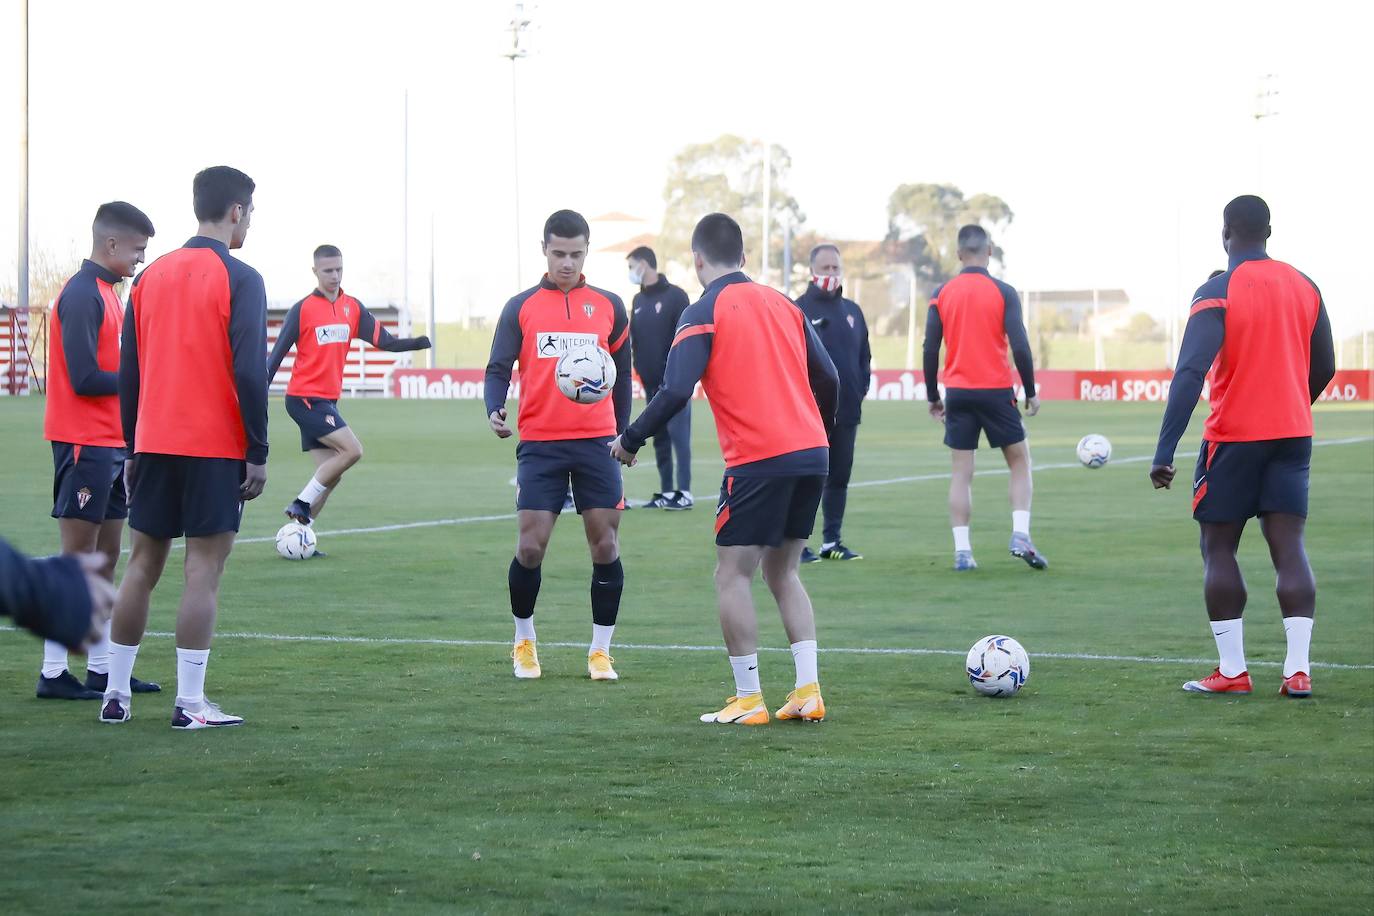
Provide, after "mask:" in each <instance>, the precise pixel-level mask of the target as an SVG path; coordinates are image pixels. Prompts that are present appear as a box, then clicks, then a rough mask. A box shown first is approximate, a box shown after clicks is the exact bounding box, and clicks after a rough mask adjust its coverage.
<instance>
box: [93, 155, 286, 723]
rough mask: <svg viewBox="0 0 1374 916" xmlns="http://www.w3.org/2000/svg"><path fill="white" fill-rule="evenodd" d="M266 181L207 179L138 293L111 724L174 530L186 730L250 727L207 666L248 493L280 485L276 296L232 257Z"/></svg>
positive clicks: (132, 307)
mask: <svg viewBox="0 0 1374 916" xmlns="http://www.w3.org/2000/svg"><path fill="white" fill-rule="evenodd" d="M254 187H255V185H254V184H253V180H252V179H251V178H249V177H248V176H247V175H245V174H243V173H242V172H240V171H239V170H238V169H232V168H230V167H228V166H224V165H221V166H214V167H212V168H208V169H205V170H204V171H202V172H200V173H199V174H197V175H196V177H195V181H194V182H193V184H192V200H193V205H194V208H195V213H196V219H197V220H199V221H200V227H199V229H198V230H197V232H196V235H195V237H194V238H192V239H190V240H189V241H188V242H187V243H186V244H185V245H184V246H182V247H181V248H178V249H176V250H175V251H172V252H170V253H169V254H165V255H163V256H162V257H160V258H158V259H157V260H156V261H154V262H153V263H151V264H149V265H148V266H147V267H146V268H144V270H143V272H142V273H140V274H139V275H138V279H137V280H136V281H134V286H133V290H132V292H131V293H130V296H129V308H128V309H127V311H126V312H125V314H124V334H123V340H122V344H121V358H120V364H119V406H120V412H121V414H122V419H123V426H124V439H125V442H126V443H127V446H128V450H129V454H130V455H132V456H133V457H132V460H131V461H128V462H126V463H125V476H126V480H127V483H128V486H129V499H130V503H129V527H130V528H132V529H133V537H132V543H131V548H132V549H131V553H130V556H129V565H128V567H127V569H125V571H124V578H123V580H122V581H121V582H120V584H119V594H118V596H117V597H116V599H115V605H114V621H113V624H112V626H111V632H110V682H109V685H108V686H107V687H106V689H105V703H104V705H103V706H102V708H101V711H100V721H102V722H108V723H111V724H118V723H121V722H127V721H129V718H130V716H131V713H132V710H131V704H130V696H129V695H130V688H129V673H130V672H131V671H132V670H133V667H134V659H135V658H136V657H137V655H138V644H139V642H140V641H141V640H142V639H143V633H144V631H145V630H146V629H147V626H148V602H149V600H150V599H151V597H152V592H153V589H154V588H155V587H156V586H157V582H158V579H159V578H160V577H161V576H162V570H163V568H164V567H165V566H166V564H167V555H168V553H169V552H170V551H171V549H172V539H173V538H178V537H181V536H182V535H183V534H184V535H185V536H186V559H185V572H184V575H185V585H184V587H183V589H182V593H181V604H180V607H179V608H178V609H177V625H176V646H177V696H176V702H175V705H174V707H173V710H172V727H173V728H176V729H183V730H190V729H200V728H212V727H219V726H229V725H240V724H242V723H243V719H242V718H241V717H239V716H231V715H229V714H227V713H225V712H223V711H222V710H221V709H220V708H219V706H217V705H216V704H214V703H211V702H210V701H209V700H208V699H206V697H205V668H206V665H207V663H208V662H209V658H210V641H211V639H212V638H213V636H214V632H215V612H216V609H217V606H218V600H219V582H220V576H221V575H222V574H223V572H224V563H225V561H226V560H228V558H229V551H230V550H231V549H232V548H233V546H234V536H235V535H236V534H237V533H238V530H239V522H240V520H241V519H242V517H243V501H244V500H248V499H254V498H256V497H257V496H258V495H259V494H261V493H262V488H263V486H264V485H265V484H266V483H267V364H266V362H265V361H264V360H263V354H264V353H266V352H267V294H266V291H265V290H264V289H263V283H262V277H261V276H259V274H258V272H257V271H256V270H254V269H253V268H251V267H249V266H248V265H247V264H245V263H243V262H242V261H240V260H237V259H236V258H233V257H231V256H230V254H229V251H230V250H231V249H234V248H240V247H242V245H243V241H244V239H245V238H246V237H247V235H248V227H249V224H250V223H251V221H252V217H253V190H254Z"/></svg>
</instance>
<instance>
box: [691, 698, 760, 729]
mask: <svg viewBox="0 0 1374 916" xmlns="http://www.w3.org/2000/svg"><path fill="white" fill-rule="evenodd" d="M701 721H703V722H718V723H720V724H721V725H767V724H768V707H767V706H765V705H763V694H761V693H755V694H752V695H750V696H747V697H731V698H730V702H728V703H726V704H725V708H724V709H722V710H719V711H718V712H708V713H706V714H705V715H703V716H702V717H701Z"/></svg>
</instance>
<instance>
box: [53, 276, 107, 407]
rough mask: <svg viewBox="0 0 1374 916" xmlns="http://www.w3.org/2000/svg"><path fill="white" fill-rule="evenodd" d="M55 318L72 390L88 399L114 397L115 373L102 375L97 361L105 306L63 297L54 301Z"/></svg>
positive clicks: (74, 297) (75, 297) (89, 299)
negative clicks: (60, 324) (60, 330)
mask: <svg viewBox="0 0 1374 916" xmlns="http://www.w3.org/2000/svg"><path fill="white" fill-rule="evenodd" d="M57 317H58V319H59V320H60V321H61V323H62V355H63V356H64V357H66V360H67V375H68V377H69V378H71V381H72V390H73V391H75V392H76V393H77V394H79V395H81V396H82V397H88V398H90V397H99V396H101V395H110V394H116V393H117V392H118V391H119V373H118V372H105V371H103V370H102V369H101V368H100V363H99V362H98V359H97V353H98V352H99V344H100V328H101V326H102V325H104V323H105V303H104V302H103V301H101V300H100V299H93V298H87V297H84V296H74V295H71V294H69V293H63V294H62V298H60V299H58V300H57Z"/></svg>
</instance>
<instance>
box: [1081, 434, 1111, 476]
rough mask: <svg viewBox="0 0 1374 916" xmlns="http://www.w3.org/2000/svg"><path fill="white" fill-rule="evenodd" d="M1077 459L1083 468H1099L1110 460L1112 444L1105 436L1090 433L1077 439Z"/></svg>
mask: <svg viewBox="0 0 1374 916" xmlns="http://www.w3.org/2000/svg"><path fill="white" fill-rule="evenodd" d="M1078 460H1079V461H1081V462H1083V467H1085V468H1100V467H1102V465H1104V464H1106V463H1107V462H1108V461H1111V460H1112V444H1111V443H1110V442H1108V441H1107V437H1106V436H1099V435H1098V434H1097V433H1090V434H1089V435H1086V436H1084V437H1083V438H1082V439H1079V440H1078Z"/></svg>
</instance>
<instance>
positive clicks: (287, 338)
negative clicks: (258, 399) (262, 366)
mask: <svg viewBox="0 0 1374 916" xmlns="http://www.w3.org/2000/svg"><path fill="white" fill-rule="evenodd" d="M300 336H301V303H300V302H297V303H296V304H295V305H293V306H291V310H290V311H289V312H287V313H286V320H285V321H283V322H282V326H281V333H280V334H278V335H277V342H276V344H275V345H273V347H272V355H271V356H269V357H267V384H269V385H271V384H272V379H274V378H276V377H277V370H278V369H280V368H281V364H282V360H284V359H286V354H288V353H290V352H291V348H292V347H294V346H295V345H296V341H297V340H299V339H300Z"/></svg>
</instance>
